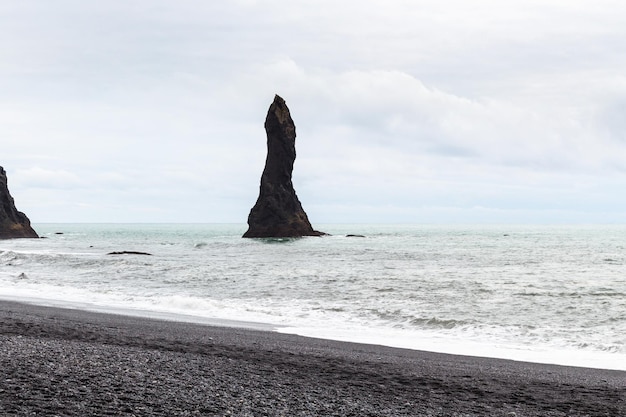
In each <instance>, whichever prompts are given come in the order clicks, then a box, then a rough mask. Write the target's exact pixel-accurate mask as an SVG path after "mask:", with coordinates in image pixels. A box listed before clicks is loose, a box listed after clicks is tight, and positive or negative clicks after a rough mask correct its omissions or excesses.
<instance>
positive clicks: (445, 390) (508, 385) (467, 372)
mask: <svg viewBox="0 0 626 417" xmlns="http://www.w3.org/2000/svg"><path fill="white" fill-rule="evenodd" d="M0 415H2V416H81V417H82V416H359V417H361V416H506V417H513V416H516V417H520V416H610V417H619V416H626V372H619V371H606V370H597V369H585V368H574V367H561V366H549V365H538V364H531V363H523V362H513V361H505V360H496V359H484V358H472V357H465V356H454V355H444V354H435V353H428V352H418V351H411V350H403V349H393V348H386V347H381V346H372V345H361V344H353V343H340V342H332V341H327V340H319V339H311V338H303V337H298V336H292V335H283V334H279V333H275V332H268V331H255V330H245V329H237V328H225V327H211V326H204V325H196V324H189V323H177V322H168V321H157V320H150V319H141V318H133V317H125V316H117V315H110V314H99V313H90V312H85V311H79V310H66V309H58V308H48V307H40V306H33V305H27V304H18V303H11V302H4V301H0Z"/></svg>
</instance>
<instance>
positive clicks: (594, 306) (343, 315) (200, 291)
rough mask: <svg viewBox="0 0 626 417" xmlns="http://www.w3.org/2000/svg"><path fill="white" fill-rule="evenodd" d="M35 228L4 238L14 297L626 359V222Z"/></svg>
mask: <svg viewBox="0 0 626 417" xmlns="http://www.w3.org/2000/svg"><path fill="white" fill-rule="evenodd" d="M34 226H35V229H36V230H37V231H38V233H39V234H40V235H41V236H43V237H45V239H18V240H4V241H0V298H3V299H9V300H18V301H28V302H34V303H38V304H48V305H56V306H65V307H72V308H81V309H90V310H100V311H110V312H111V311H112V312H125V313H130V314H138V315H145V316H154V317H172V318H177V319H184V320H191V321H198V322H206V321H207V320H211V319H226V320H239V321H246V322H258V323H265V324H268V325H270V326H272V327H275V328H276V329H277V330H278V331H280V332H287V333H297V334H301V335H305V336H314V337H321V338H328V339H337V340H347V341H355V342H366V343H376V344H383V345H389V346H397V347H405V348H410V349H420V350H430V351H438V352H446V353H458V354H467V355H477V356H488V357H502V358H509V359H516V360H529V361H534V362H544V363H558V364H566V365H577V366H589V367H598V368H609V369H625V370H626V226H624V225H617V226H613V225H602V226H520V225H511V226H508V225H500V226H485V225H479V226H459V225H454V226H433V225H316V228H317V229H319V230H323V231H325V232H328V233H331V234H332V236H326V237H317V238H314V237H308V238H300V239H242V238H241V235H242V234H243V232H244V231H245V230H246V225H242V224H236V225H232V224H36V225H34ZM61 233H62V234H61ZM348 234H360V235H364V236H365V237H347V236H346V235H348ZM114 251H140V252H147V253H151V254H152V256H142V255H132V254H126V255H107V253H109V252H114Z"/></svg>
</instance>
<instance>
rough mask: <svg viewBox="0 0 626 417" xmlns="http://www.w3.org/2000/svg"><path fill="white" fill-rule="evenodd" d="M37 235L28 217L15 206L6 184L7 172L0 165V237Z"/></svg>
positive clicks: (10, 237)
mask: <svg viewBox="0 0 626 417" xmlns="http://www.w3.org/2000/svg"><path fill="white" fill-rule="evenodd" d="M18 237H39V236H37V233H36V232H35V231H34V230H33V228H32V227H30V220H28V217H26V215H25V214H24V213H22V212H20V211H17V209H16V208H15V202H14V201H13V197H11V194H10V193H9V188H8V186H7V173H6V172H5V170H4V168H2V167H0V239H12V238H18Z"/></svg>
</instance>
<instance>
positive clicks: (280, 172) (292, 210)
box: [243, 95, 325, 237]
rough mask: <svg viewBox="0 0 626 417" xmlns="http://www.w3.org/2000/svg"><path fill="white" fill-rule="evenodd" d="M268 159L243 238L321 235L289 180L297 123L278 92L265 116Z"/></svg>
mask: <svg viewBox="0 0 626 417" xmlns="http://www.w3.org/2000/svg"><path fill="white" fill-rule="evenodd" d="M265 132H266V134H267V159H266V160H265V169H264V170H263V175H262V176H261V188H260V192H259V198H258V200H257V202H256V204H255V205H254V207H252V210H250V215H249V216H248V226H249V227H248V231H247V232H246V233H244V235H243V237H300V236H321V235H324V234H325V233H322V232H318V231H316V230H313V227H311V223H309V218H308V217H307V215H306V213H305V212H304V210H303V209H302V204H300V200H298V196H297V195H296V191H295V190H294V189H293V184H292V182H291V173H292V172H293V163H294V161H295V159H296V126H295V125H294V123H293V120H292V119H291V115H290V114H289V109H288V108H287V105H286V104H285V100H283V99H282V98H281V97H279V96H278V95H277V96H275V97H274V102H273V103H272V105H271V106H270V108H269V111H268V112H267V117H266V118H265Z"/></svg>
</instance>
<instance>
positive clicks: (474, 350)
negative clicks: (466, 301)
mask: <svg viewBox="0 0 626 417" xmlns="http://www.w3.org/2000/svg"><path fill="white" fill-rule="evenodd" d="M2 301H8V302H17V303H23V304H29V305H35V306H43V307H54V308H60V309H69V310H79V311H87V312H94V313H102V314H112V315H117V316H131V317H137V318H146V319H154V320H163V321H171V322H184V323H192V324H199V325H207V326H216V327H229V328H242V329H250V330H262V331H273V332H277V333H284V334H291V335H297V336H302V337H307V338H313V339H327V340H332V341H337V342H346V343H357V344H365V345H381V346H385V347H390V348H398V349H407V350H415V351H422V352H432V353H442V354H449V355H458V356H470V357H477V358H485V359H503V360H511V361H515V362H531V363H537V364H545V365H557V366H572V367H579V368H593V369H605V370H610V371H611V370H612V371H625V372H626V365H624V364H623V363H622V362H620V361H619V359H620V358H613V357H611V356H609V355H608V354H607V356H606V357H604V358H602V359H599V358H597V357H593V358H590V357H589V356H584V355H585V354H584V353H581V352H573V351H562V352H560V354H561V356H560V357H558V359H557V356H555V353H552V352H551V353H550V354H548V355H546V354H542V353H541V352H535V351H532V350H523V349H522V350H519V349H513V348H508V349H507V348H502V347H491V346H484V345H482V344H479V343H476V342H470V341H463V346H462V347H461V345H460V344H459V343H458V341H456V342H455V343H453V344H447V345H445V347H441V346H439V345H437V342H438V343H444V342H446V341H445V340H443V341H437V342H435V341H433V340H431V339H426V340H422V341H421V342H420V343H419V345H418V346H415V344H413V343H408V344H407V343H402V342H398V341H397V340H395V339H393V338H391V339H389V338H387V339H385V341H384V342H381V340H380V338H374V339H372V338H369V337H363V336H362V335H361V336H357V337H343V336H339V337H338V336H337V335H328V334H319V333H312V332H310V331H308V330H307V329H303V328H299V327H293V326H289V325H283V324H275V323H269V322H259V321H246V320H237V319H225V318H216V317H205V316H198V315H192V314H185V313H175V312H165V311H155V310H147V309H135V308H120V307H110V306H102V305H98V304H91V303H78V302H68V301H66V300H56V299H48V298H36V297H18V298H13V299H11V298H8V297H7V296H0V302H2ZM470 346H471V348H469V347H470ZM512 352H515V353H514V354H513V353H512ZM616 362H617V363H616Z"/></svg>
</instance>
